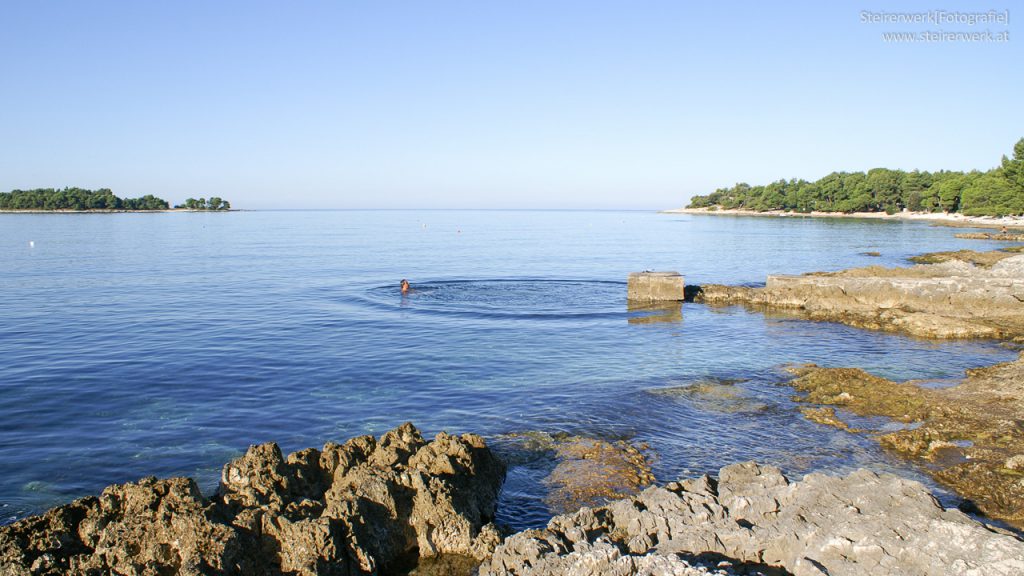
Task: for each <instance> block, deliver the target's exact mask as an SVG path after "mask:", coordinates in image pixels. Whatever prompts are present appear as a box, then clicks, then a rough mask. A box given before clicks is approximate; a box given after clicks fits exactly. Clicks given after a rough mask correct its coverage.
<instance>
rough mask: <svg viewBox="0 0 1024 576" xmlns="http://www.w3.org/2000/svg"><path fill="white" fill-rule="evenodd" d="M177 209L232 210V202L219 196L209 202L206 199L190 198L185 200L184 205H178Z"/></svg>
mask: <svg viewBox="0 0 1024 576" xmlns="http://www.w3.org/2000/svg"><path fill="white" fill-rule="evenodd" d="M175 208H185V209H188V210H231V202H228V201H227V200H224V199H223V198H220V197H217V196H213V197H211V198H210V199H209V200H207V199H206V198H200V199H198V200H196V199H195V198H189V199H188V200H185V203H184V204H178V205H177V206H175Z"/></svg>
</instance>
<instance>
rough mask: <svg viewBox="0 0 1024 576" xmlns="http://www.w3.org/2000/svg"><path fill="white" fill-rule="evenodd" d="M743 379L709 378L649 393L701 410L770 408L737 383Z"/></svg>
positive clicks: (652, 390) (741, 410)
mask: <svg viewBox="0 0 1024 576" xmlns="http://www.w3.org/2000/svg"><path fill="white" fill-rule="evenodd" d="M745 381H746V380H743V379H738V380H735V379H727V378H709V379H705V380H699V381H696V382H692V383H689V384H684V385H681V386H668V387H664V388H649V389H648V390H646V392H647V393H648V394H652V395H654V396H662V397H665V398H677V399H681V400H685V401H687V402H690V403H692V404H694V405H695V406H698V407H699V408H700V409H701V410H709V411H712V412H723V413H726V414H735V413H739V412H761V411H763V410H767V409H768V405H767V404H765V403H764V402H760V401H758V400H757V399H756V398H752V397H751V396H750V395H749V393H748V391H747V390H746V389H744V388H742V387H740V386H737V384H740V383H742V382H745Z"/></svg>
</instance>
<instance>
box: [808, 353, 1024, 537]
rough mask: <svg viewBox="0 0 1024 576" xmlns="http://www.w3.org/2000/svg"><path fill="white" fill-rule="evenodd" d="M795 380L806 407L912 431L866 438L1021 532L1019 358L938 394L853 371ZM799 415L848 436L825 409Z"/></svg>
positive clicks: (1022, 378)
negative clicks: (887, 421)
mask: <svg viewBox="0 0 1024 576" xmlns="http://www.w3.org/2000/svg"><path fill="white" fill-rule="evenodd" d="M794 372H795V373H796V374H797V375H798V378H796V379H795V380H793V381H792V382H790V383H789V384H790V385H791V386H793V387H794V388H795V389H796V390H797V391H798V392H801V393H802V396H801V397H800V400H802V401H804V402H810V403H814V404H824V405H828V406H841V407H843V409H844V410H847V411H850V412H852V413H854V414H858V415H862V416H886V417H888V418H892V419H893V420H896V421H899V422H906V423H915V424H916V425H915V426H912V427H907V428H905V429H902V430H897V431H895V432H893V431H883V430H881V429H875V430H867V431H866V432H868V433H869V434H870V435H871V436H872V437H874V438H876V439H877V440H878V441H879V442H881V444H882V445H883V446H885V447H886V448H889V449H891V450H893V451H895V452H897V453H899V454H902V455H903V456H906V457H908V458H912V459H914V460H918V461H920V460H925V461H930V463H931V465H930V466H928V467H927V468H926V471H927V472H928V473H930V474H932V475H933V476H934V477H935V478H936V480H938V481H939V482H941V483H943V484H945V485H946V486H948V487H949V488H952V489H953V490H955V491H956V492H957V493H958V494H960V495H962V496H964V497H965V498H968V499H970V500H971V502H972V505H973V506H974V507H976V508H977V509H978V510H979V511H981V512H983V513H985V514H986V515H988V516H991V517H993V518H998V519H1000V520H1004V521H1006V522H1007V523H1010V524H1012V525H1014V526H1016V527H1018V528H1024V484H1022V482H1021V478H1022V474H1021V472H1020V469H1022V468H1024V427H1022V426H1021V422H1024V356H1021V357H1020V358H1018V359H1017V360H1016V361H1014V362H1006V363H1003V364H997V365H995V366H989V367H987V368H980V369H975V370H970V371H968V374H967V378H966V379H965V380H964V381H963V382H961V383H960V384H958V385H956V386H952V387H949V388H941V389H933V388H928V387H922V386H918V385H916V384H915V383H914V382H904V383H899V382H893V381H891V380H886V379H885V378H879V377H878V376H874V375H871V374H868V373H867V372H865V371H863V370H859V369H854V368H819V367H816V366H807V367H802V368H797V369H794ZM803 412H804V414H805V415H806V416H808V417H809V418H810V419H812V420H814V421H816V422H819V423H822V424H829V425H832V426H836V427H838V428H841V429H849V428H848V426H847V423H845V422H843V421H842V419H840V418H839V417H838V415H837V414H836V413H835V411H834V410H832V409H831V408H827V407H826V408H822V409H811V410H805V411H803Z"/></svg>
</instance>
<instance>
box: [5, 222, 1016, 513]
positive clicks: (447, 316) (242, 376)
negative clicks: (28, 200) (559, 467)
mask: <svg viewBox="0 0 1024 576" xmlns="http://www.w3.org/2000/svg"><path fill="white" fill-rule="evenodd" d="M954 231H955V230H954V229H951V228H945V227H932V226H930V225H929V224H928V223H925V222H907V221H901V222H892V221H875V220H855V219H842V218H836V219H826V218H813V219H812V218H806V219H805V218H752V217H727V216H702V215H685V214H659V213H655V212H645V211H472V210H436V211H435V210H415V211H414V210H409V211H402V210H382V211H240V212H230V213H152V214H143V213H134V214H2V215H0V522H2V523H6V522H11V521H13V520H16V519H18V518H22V517H24V516H26V515H31V514H36V513H39V512H42V511H44V510H46V509H47V508H49V507H52V506H55V505H58V504H62V503H67V502H70V501H71V500H73V499H74V498H77V497H80V496H84V495H88V494H98V493H99V492H100V491H101V490H102V489H103V488H104V487H105V486H107V485H109V484H112V483H121V482H127V481H134V480H137V479H139V478H141V477H145V476H157V477H169V476H181V475H185V476H191V477H193V478H195V479H196V480H197V482H198V483H199V485H200V487H201V488H202V489H203V491H204V493H206V494H212V493H213V492H214V490H215V489H216V487H217V484H218V480H219V476H220V469H221V467H222V466H223V465H224V464H225V463H226V462H227V461H229V460H230V459H232V458H235V457H238V456H239V455H241V454H243V453H244V452H245V450H246V448H247V447H248V446H249V445H251V444H257V443H262V442H268V441H274V442H277V443H278V444H279V445H280V446H281V448H282V450H284V451H285V452H286V453H287V452H288V451H294V450H298V449H302V448H306V447H309V446H321V445H323V444H324V443H325V442H328V441H333V442H342V441H344V440H346V439H348V438H351V437H354V436H357V435H361V434H377V435H379V434H381V433H383V432H385V431H387V430H389V429H390V428H392V427H394V426H396V425H399V424H401V423H403V422H406V421H411V422H413V423H414V424H415V425H416V426H417V427H419V428H420V430H421V431H422V432H423V433H424V435H426V436H432V435H434V434H436V433H437V432H440V431H448V432H451V433H462V432H474V433H477V434H480V435H482V436H484V437H485V438H486V439H487V440H488V441H489V442H490V443H491V444H492V445H494V446H495V447H496V449H497V450H498V451H499V453H502V451H503V450H511V449H512V448H510V446H511V445H512V444H513V443H510V442H509V440H508V439H509V438H515V437H519V436H522V435H530V434H551V435H556V436H557V435H559V434H568V435H581V436H586V437H592V438H598V439H605V440H609V441H620V440H621V441H627V442H630V443H634V444H636V445H643V446H646V450H647V453H648V455H649V456H650V458H651V461H652V462H653V472H654V474H655V476H656V477H657V479H658V481H659V482H667V481H671V480H675V479H677V478H680V477H689V476H693V475H698V474H703V473H714V472H716V471H717V470H718V469H719V468H720V467H722V466H724V465H727V464H730V463H734V462H740V461H746V460H756V461H758V462H763V463H767V464H772V465H776V466H779V467H780V468H782V469H783V471H785V472H786V473H787V474H789V475H790V476H791V477H794V478H799V477H801V476H802V475H803V474H806V473H809V472H815V471H823V472H829V473H842V472H847V471H850V470H852V469H855V468H859V467H867V468H870V469H873V470H878V471H885V472H892V473H896V474H900V475H902V476H906V477H909V478H913V479H917V480H920V481H922V482H925V483H928V485H929V486H931V487H932V488H933V489H934V490H935V491H936V493H937V494H938V495H939V496H940V498H944V499H947V500H952V499H954V498H955V497H954V496H952V495H950V494H947V493H944V492H943V491H942V490H941V488H939V487H938V486H935V485H933V484H931V483H930V482H931V481H930V480H929V478H928V477H927V475H925V474H924V473H923V471H922V469H921V468H919V467H918V466H917V465H915V464H913V463H908V462H905V461H903V460H900V459H899V458H896V457H894V456H893V455H891V454H888V453H886V452H885V451H883V450H882V449H881V448H880V447H879V446H878V444H877V443H876V442H875V441H874V440H873V439H872V438H870V437H868V436H865V435H858V434H851V433H849V432H844V431H840V430H835V429H832V428H829V427H826V426H822V425H819V424H814V423H812V422H809V421H807V420H806V419H805V418H804V417H803V416H802V415H801V414H800V412H799V406H800V405H799V404H798V403H796V402H795V401H794V399H793V390H792V389H791V388H788V387H787V386H786V385H785V382H786V381H787V379H788V378H789V376H788V373H787V372H786V371H785V367H786V366H788V365H792V364H802V363H808V362H812V363H816V364H819V365H822V366H836V367H840V366H842V367H860V368H864V369H866V370H868V371H870V372H871V373H873V374H877V375H879V376H883V377H886V378H891V379H898V380H909V379H924V380H928V381H930V382H931V385H947V384H951V383H954V382H955V381H956V379H957V378H961V377H963V375H964V371H965V370H966V369H969V368H973V367H977V366H984V365H990V364H993V363H996V362H1001V361H1007V360H1011V359H1013V358H1014V357H1015V356H1016V353H1015V352H1014V351H1012V350H1009V349H1007V348H1005V347H1002V346H1000V345H999V344H998V343H994V342H988V341H980V340H959V341H956V340H954V341H935V340H926V339H918V338H911V337H907V336H901V335H897V334H888V333H880V332H873V331H867V330H859V329H855V328H851V327H848V326H843V325H839V324H833V323H823V322H810V321H806V320H802V319H799V318H795V317H792V316H788V315H784V314H782V315H775V314H772V315H765V314H762V313H760V312H755V311H748V310H746V309H744V308H742V307H709V306H706V305H702V304H693V303H684V304H682V305H680V306H678V307H669V308H667V309H658V310H649V309H642V308H641V309H637V308H634V307H630V306H629V305H628V303H627V300H626V278H627V276H628V274H629V273H630V272H635V271H643V270H659V271H660V270H672V271H678V272H680V273H681V274H683V275H684V276H685V278H686V282H687V284H704V283H722V284H742V285H749V286H758V285H763V283H764V281H765V278H766V276H767V275H768V274H777V273H787V274H799V273H803V272H808V271H825V270H839V269H843V268H848V267H852V266H866V265H881V266H903V265H907V258H908V257H909V256H912V255H914V254H919V253H922V252H930V251H937V250H954V249H962V248H971V249H976V250H984V249H992V248H995V247H997V244H996V243H993V242H986V241H977V240H959V239H956V238H954V236H953V233H954ZM868 252H877V253H878V254H880V255H879V256H869V255H866V253H868ZM402 279H408V281H409V282H410V283H411V286H412V288H413V290H412V292H410V293H409V294H407V295H403V294H402V293H401V292H400V290H399V282H400V281H401V280H402ZM700 386H703V388H699V387H700ZM690 387H694V388H692V390H702V391H706V390H712V392H711V393H703V392H701V393H688V391H687V389H688V388H690ZM715 391H717V392H715ZM883 425H884V424H883ZM509 462H510V468H509V473H508V477H507V480H506V483H505V487H504V489H503V493H502V496H501V501H500V504H499V521H501V522H503V523H505V524H507V525H508V526H510V527H512V528H514V529H521V528H526V527H536V526H541V525H543V524H544V523H545V522H546V521H547V520H548V519H549V518H550V516H551V515H552V513H553V511H552V510H551V509H549V507H548V504H546V502H547V500H546V494H547V492H548V490H549V489H550V486H549V485H548V483H547V481H546V480H545V478H546V476H547V474H548V473H550V471H551V469H552V468H553V466H554V465H555V463H554V459H553V457H551V456H543V455H541V456H538V457H537V458H526V459H523V458H509Z"/></svg>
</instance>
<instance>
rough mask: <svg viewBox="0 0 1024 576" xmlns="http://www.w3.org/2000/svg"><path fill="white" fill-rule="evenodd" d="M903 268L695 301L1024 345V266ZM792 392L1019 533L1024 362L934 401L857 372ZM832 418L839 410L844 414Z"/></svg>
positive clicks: (992, 259) (966, 255) (922, 392)
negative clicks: (855, 425) (890, 428)
mask: <svg viewBox="0 0 1024 576" xmlns="http://www.w3.org/2000/svg"><path fill="white" fill-rule="evenodd" d="M913 260H914V261H916V262H920V263H921V264H918V265H916V266H912V267H908V268H882V267H877V266H870V267H866V268H856V269H852V270H846V271H842V272H834V273H812V274H805V275H803V276H770V277H769V278H768V281H767V283H766V285H765V287H763V288H748V287H733V286H718V285H706V286H701V287H690V289H689V293H690V295H691V297H692V299H693V300H695V301H698V302H706V303H708V304H711V305H735V304H740V305H743V306H746V307H748V308H751V309H755V310H759V311H767V312H771V311H779V310H782V311H785V312H786V313H790V314H795V315H797V316H799V317H803V318H808V319H812V320H821V321H831V322H840V323H843V324H849V325H852V326H857V327H860V328H870V329H876V330H886V331H894V332H902V333H906V334H911V335H915V336H925V337H932V338H997V339H1004V340H1008V341H1011V342H1016V343H1018V344H1019V343H1021V342H1024V255H1020V254H1019V250H1017V249H1008V250H1005V251H994V252H974V251H970V250H961V251H958V252H940V253H933V254H925V255H922V256H918V257H915V258H914V259H913ZM794 371H795V373H796V374H797V376H798V377H797V378H796V379H795V380H794V381H792V382H791V383H790V385H792V386H793V387H794V388H796V389H797V390H798V391H800V392H802V393H803V394H802V395H801V396H800V397H798V399H799V400H802V401H804V402H807V403H809V404H816V405H818V407H813V406H808V407H807V408H805V409H804V410H803V412H804V414H805V416H806V417H808V418H809V419H811V420H813V421H815V422H819V423H822V424H826V425H830V426H835V427H838V428H841V429H846V430H851V431H854V432H858V433H865V434H871V435H873V436H874V437H875V438H876V439H877V440H878V441H879V442H880V443H881V444H882V445H883V446H884V447H886V448H888V449H890V450H893V451H894V452H896V453H897V454H899V455H900V456H902V457H905V458H909V459H911V460H913V461H918V462H920V463H921V464H923V468H924V469H925V470H926V471H927V472H928V473H929V474H931V475H932V476H933V477H934V478H935V479H936V480H938V481H939V482H940V483H942V484H944V485H946V486H948V487H950V488H952V489H953V490H954V491H956V492H957V493H958V494H960V495H961V496H963V497H965V498H967V499H968V501H969V503H970V506H971V507H973V508H974V509H976V510H979V511H981V512H983V513H984V514H986V515H988V516H990V517H993V518H997V519H1001V520H1004V521H1006V522H1008V523H1009V524H1011V525H1013V526H1016V527H1017V528H1024V428H1022V427H1021V426H1020V422H1024V384H1022V383H1024V357H1022V359H1018V360H1017V361H1015V362H1009V363H1005V364H1000V365H996V366H992V367H988V368H982V369H977V370H973V371H970V372H969V373H968V377H967V379H966V380H964V381H963V382H962V383H960V384H959V385H957V386H953V387H950V388H946V389H941V390H935V389H930V388H927V387H924V386H919V385H917V384H916V383H914V382H908V383H902V384H901V383H895V382H891V381H889V380H885V379H883V378H878V377H876V376H872V375H870V374H868V373H866V372H864V371H863V370H859V369H854V368H820V367H816V366H808V367H801V368H798V369H795V370H794ZM836 408H839V409H840V413H837V411H836ZM847 415H860V416H884V417H887V418H890V419H893V420H896V421H898V422H903V423H905V424H907V428H906V429H903V430H899V431H897V432H890V433H882V431H880V430H852V427H851V425H850V418H849V417H847Z"/></svg>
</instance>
